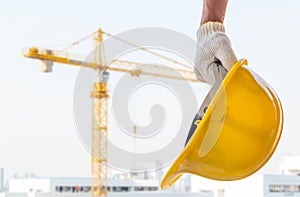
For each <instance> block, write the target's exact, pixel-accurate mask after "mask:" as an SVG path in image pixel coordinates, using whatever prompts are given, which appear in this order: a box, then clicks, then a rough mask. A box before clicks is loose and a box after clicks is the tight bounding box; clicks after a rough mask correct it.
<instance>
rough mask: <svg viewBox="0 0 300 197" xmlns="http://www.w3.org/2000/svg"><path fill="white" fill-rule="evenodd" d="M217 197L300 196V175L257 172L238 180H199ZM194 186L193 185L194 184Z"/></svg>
mask: <svg viewBox="0 0 300 197" xmlns="http://www.w3.org/2000/svg"><path fill="white" fill-rule="evenodd" d="M197 184H198V185H200V188H199V189H200V190H201V189H202V190H207V189H209V190H211V191H214V193H215V194H216V197H241V196H243V197H253V196H255V197H286V196H293V197H300V176H295V175H265V174H257V175H252V176H250V177H247V178H245V179H242V180H238V181H228V182H226V181H225V182H222V181H208V180H205V181H202V182H201V181H200V182H199V181H198V183H197ZM192 187H193V185H192Z"/></svg>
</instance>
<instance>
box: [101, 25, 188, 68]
mask: <svg viewBox="0 0 300 197" xmlns="http://www.w3.org/2000/svg"><path fill="white" fill-rule="evenodd" d="M102 32H103V34H105V35H107V36H110V37H111V38H114V39H116V40H119V41H121V42H124V43H126V44H128V45H131V46H133V47H137V48H138V49H140V50H143V51H145V52H147V53H150V54H152V55H155V56H158V57H160V58H162V59H165V60H167V61H170V62H173V63H175V64H178V65H180V66H183V67H185V68H189V69H192V67H191V66H189V65H186V64H184V63H182V62H179V61H176V60H173V59H171V58H169V57H167V56H164V55H161V54H159V53H156V52H154V51H151V50H149V49H147V48H145V47H141V46H138V45H136V44H134V43H132V42H129V41H127V40H124V39H122V38H120V37H118V36H114V35H112V34H110V33H107V32H104V31H102Z"/></svg>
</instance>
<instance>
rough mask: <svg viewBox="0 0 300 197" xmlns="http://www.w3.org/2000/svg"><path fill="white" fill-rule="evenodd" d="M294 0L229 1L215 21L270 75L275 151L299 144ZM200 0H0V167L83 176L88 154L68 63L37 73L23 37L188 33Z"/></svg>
mask: <svg viewBox="0 0 300 197" xmlns="http://www.w3.org/2000/svg"><path fill="white" fill-rule="evenodd" d="M299 9H300V1H297V0H288V1H279V0H265V1H259V0H252V1H230V3H229V6H228V11H227V15H226V22H225V26H226V28H227V33H228V35H229V36H230V38H231V41H232V44H233V47H234V50H235V52H236V54H237V55H238V57H239V58H244V57H245V58H247V59H248V60H249V64H250V66H251V68H252V69H253V70H255V71H256V72H257V73H258V74H259V75H261V76H263V78H264V79H265V80H266V81H267V82H268V83H269V84H271V85H272V87H273V88H274V89H275V90H276V92H277V93H278V94H279V96H280V98H281V101H282V103H283V107H284V113H285V124H284V132H283V135H282V139H281V142H280V144H279V147H278V149H277V151H276V153H275V156H274V157H273V158H272V159H271V160H270V162H269V163H268V164H267V165H266V166H265V167H264V168H263V172H274V171H276V170H277V166H278V162H279V161H280V157H282V156H283V155H285V154H298V153H299V150H298V149H299V142H298V141H299V140H298V139H299V138H300V134H299V132H298V123H299V120H298V117H299V112H300V105H299V100H300V94H299V87H298V86H299V84H300V77H299V76H298V75H299V71H300V68H299V62H300V49H299V45H300V37H299V35H300V25H299V19H300V12H299ZM201 10H202V0H185V1H179V0H164V1H161V0H151V1H149V0H146V1H139V0H129V1H122V0H110V1H103V0H102V1H98V0H93V1H91V0H90V1H84V2H83V1H76V2H75V1H71V0H70V1H59V0H51V1H35V0H28V1H21V0H19V1H18V0H15V1H8V0H4V1H1V2H0V16H1V17H0V32H1V33H0V35H1V36H0V44H1V45H0V57H1V72H0V95H1V97H0V101H1V102H0V109H1V111H0V166H1V167H4V168H5V170H6V173H7V177H8V176H11V175H12V174H13V173H18V172H19V173H22V172H34V173H36V174H38V175H41V176H89V175H90V155H89V154H88V152H87V151H86V150H85V148H84V146H83V145H82V144H81V141H80V139H79V137H78V135H77V132H76V129H75V125H74V120H73V108H72V105H73V103H72V100H73V88H74V83H75V79H76V75H77V72H78V69H77V68H72V67H70V66H64V65H57V66H56V67H55V68H54V69H55V72H53V73H51V74H43V73H40V70H39V69H40V68H39V65H40V63H39V62H38V61H34V60H28V59H25V58H23V57H22V54H21V49H22V48H25V47H31V46H41V47H50V48H61V47H63V46H66V45H68V44H70V43H72V42H73V41H76V40H78V39H80V38H82V37H83V36H85V35H87V34H89V33H91V32H93V31H95V30H97V28H98V27H101V28H102V29H104V30H105V31H107V32H110V33H112V34H116V33H119V32H122V31H125V30H129V29H132V28H140V27H164V28H170V29H173V30H176V31H179V32H182V33H184V34H186V35H188V36H190V37H192V38H195V31H196V29H197V27H198V24H199V20H200V16H201Z"/></svg>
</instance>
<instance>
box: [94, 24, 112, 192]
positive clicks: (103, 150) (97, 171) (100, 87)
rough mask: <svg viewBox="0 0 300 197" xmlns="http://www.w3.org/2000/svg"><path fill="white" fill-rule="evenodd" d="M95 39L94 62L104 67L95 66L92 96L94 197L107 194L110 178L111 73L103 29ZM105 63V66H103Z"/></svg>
mask: <svg viewBox="0 0 300 197" xmlns="http://www.w3.org/2000/svg"><path fill="white" fill-rule="evenodd" d="M94 39H95V41H96V42H95V43H96V46H95V49H94V62H96V63H97V64H98V65H100V67H102V68H95V69H94V70H95V77H96V79H95V83H94V85H93V90H92V92H91V98H92V105H93V106H92V161H91V163H92V168H91V169H92V187H91V193H92V196H93V197H104V196H107V180H108V166H107V158H108V149H107V147H108V134H107V127H108V97H109V95H108V93H107V82H108V76H109V73H108V72H106V71H105V70H104V68H103V67H104V66H105V57H104V46H103V34H102V30H101V29H99V30H98V34H97V35H96V37H95V38H94ZM102 65H103V66H102Z"/></svg>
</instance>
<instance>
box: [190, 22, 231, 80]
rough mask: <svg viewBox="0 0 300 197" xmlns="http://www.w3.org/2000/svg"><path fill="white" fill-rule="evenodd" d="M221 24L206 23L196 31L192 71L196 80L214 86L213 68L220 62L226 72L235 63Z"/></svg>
mask: <svg viewBox="0 0 300 197" xmlns="http://www.w3.org/2000/svg"><path fill="white" fill-rule="evenodd" d="M224 32H225V28H224V25H223V24H222V23H218V22H208V23H205V24H203V25H201V26H200V28H199V29H198V31H197V49H196V56H195V67H194V71H195V74H196V77H197V79H198V80H200V81H202V82H206V83H209V84H211V85H212V84H214V82H215V80H216V79H215V77H214V73H213V67H214V66H217V64H216V63H215V62H216V61H218V60H219V61H220V62H221V63H222V65H223V66H224V67H225V69H226V70H227V71H229V70H230V68H231V67H232V66H233V64H234V63H235V62H236V61H237V58H236V55H235V54H234V52H233V50H232V48H231V44H230V40H229V38H228V37H227V36H226V34H225V33H224Z"/></svg>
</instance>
